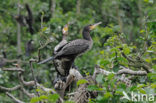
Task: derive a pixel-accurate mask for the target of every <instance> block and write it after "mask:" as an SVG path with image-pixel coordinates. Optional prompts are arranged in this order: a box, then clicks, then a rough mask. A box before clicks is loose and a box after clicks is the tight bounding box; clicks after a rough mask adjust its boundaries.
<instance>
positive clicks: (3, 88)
mask: <svg viewBox="0 0 156 103" xmlns="http://www.w3.org/2000/svg"><path fill="white" fill-rule="evenodd" d="M20 87H21V86H20V85H17V86H15V87H12V88H6V87H3V86H0V90H3V91H9V92H10V91H14V90H17V89H19V88H20Z"/></svg>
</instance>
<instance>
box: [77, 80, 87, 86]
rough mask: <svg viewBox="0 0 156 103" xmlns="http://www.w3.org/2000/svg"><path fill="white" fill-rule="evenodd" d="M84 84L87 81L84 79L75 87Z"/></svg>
mask: <svg viewBox="0 0 156 103" xmlns="http://www.w3.org/2000/svg"><path fill="white" fill-rule="evenodd" d="M85 83H88V81H87V80H86V79H81V80H79V81H77V86H79V85H80V84H85Z"/></svg>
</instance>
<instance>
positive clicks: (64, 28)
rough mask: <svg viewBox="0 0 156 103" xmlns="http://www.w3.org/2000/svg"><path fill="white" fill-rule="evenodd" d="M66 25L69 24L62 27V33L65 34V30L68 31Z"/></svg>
mask: <svg viewBox="0 0 156 103" xmlns="http://www.w3.org/2000/svg"><path fill="white" fill-rule="evenodd" d="M68 27H69V24H66V25H65V26H64V27H63V29H62V33H63V34H65V33H66V32H68Z"/></svg>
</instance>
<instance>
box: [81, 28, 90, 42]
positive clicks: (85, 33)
mask: <svg viewBox="0 0 156 103" xmlns="http://www.w3.org/2000/svg"><path fill="white" fill-rule="evenodd" d="M82 34H83V38H84V39H85V40H89V41H92V38H91V36H90V32H89V31H85V30H83V32H82Z"/></svg>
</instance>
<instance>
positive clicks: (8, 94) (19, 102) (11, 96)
mask: <svg viewBox="0 0 156 103" xmlns="http://www.w3.org/2000/svg"><path fill="white" fill-rule="evenodd" d="M6 95H7V96H8V97H10V98H11V99H13V100H14V101H15V102H16V103H25V102H23V101H21V100H19V99H17V98H15V97H14V96H13V95H12V94H10V93H8V92H6Z"/></svg>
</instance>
